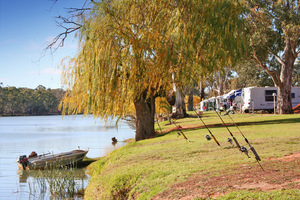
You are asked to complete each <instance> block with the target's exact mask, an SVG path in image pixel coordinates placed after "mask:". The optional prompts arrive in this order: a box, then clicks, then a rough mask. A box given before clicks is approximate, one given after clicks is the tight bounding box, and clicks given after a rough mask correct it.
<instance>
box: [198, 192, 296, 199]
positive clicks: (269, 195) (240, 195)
mask: <svg viewBox="0 0 300 200" xmlns="http://www.w3.org/2000/svg"><path fill="white" fill-rule="evenodd" d="M299 197H300V190H274V191H268V192H259V191H251V190H245V191H239V192H232V193H230V194H227V195H225V196H223V197H220V198H219V199H220V200H225V199H226V200H227V199H235V200H253V199H257V200H269V199H276V200H277V199H278V200H294V199H299ZM199 200H200V199H199Z"/></svg>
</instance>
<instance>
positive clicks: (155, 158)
mask: <svg viewBox="0 0 300 200" xmlns="http://www.w3.org/2000/svg"><path fill="white" fill-rule="evenodd" d="M231 116H232V118H233V119H234V121H235V122H236V123H237V124H238V125H239V128H240V129H241V131H242V132H243V133H244V135H245V136H246V137H247V138H248V140H249V142H250V143H251V144H252V146H254V147H255V149H256V151H257V152H258V154H259V155H260V156H261V158H262V162H261V163H262V165H263V164H264V160H265V159H266V158H270V157H282V156H284V155H289V154H291V153H293V152H297V151H300V145H299V144H300V131H299V127H300V116H299V115H261V114H254V115H253V114H244V115H242V114H235V115H231ZM202 119H203V120H204V122H205V123H206V124H207V125H212V124H217V125H221V121H220V119H219V118H218V117H217V115H216V114H215V113H214V112H206V113H205V114H204V115H203V117H202ZM223 119H224V121H225V122H226V123H232V122H231V120H230V118H229V117H226V116H224V117H223ZM167 123H168V122H167V121H166V122H163V123H160V126H161V127H162V129H163V130H168V129H170V128H171V127H174V125H166V124H167ZM177 124H179V125H182V126H187V125H189V126H200V125H203V124H202V122H201V121H200V120H199V119H198V118H185V119H180V120H177ZM156 128H157V130H158V126H157V127H156ZM229 129H230V130H231V132H232V133H233V134H234V136H235V137H236V138H237V140H238V141H239V142H240V144H241V145H246V143H245V141H244V139H243V138H242V136H241V135H240V133H239V132H238V130H237V129H236V128H235V127H234V126H229ZM210 130H211V132H212V133H213V134H214V135H215V137H216V138H217V140H218V141H219V142H220V144H221V146H222V147H221V148H220V147H219V146H217V144H216V143H215V142H214V141H213V140H210V141H207V140H206V139H205V137H204V136H205V135H206V134H209V133H208V131H207V130H206V129H205V128H202V129H197V130H184V133H185V135H186V136H187V137H188V141H187V140H185V139H183V137H182V136H178V135H177V133H176V132H171V133H168V134H164V135H163V136H159V137H156V138H153V139H148V140H143V141H139V142H131V143H130V144H128V145H126V146H124V147H122V148H120V149H118V150H115V151H113V152H112V153H110V154H109V155H108V156H106V157H105V158H101V159H100V160H99V161H96V162H95V163H93V164H92V165H91V166H90V168H89V170H90V173H91V182H90V184H89V185H88V187H87V189H86V192H85V199H130V198H135V199H151V198H152V197H154V196H155V195H158V194H159V193H161V192H163V191H165V190H168V189H170V188H171V187H172V185H174V184H175V183H180V182H183V181H185V180H187V179H188V178H189V177H191V176H192V175H194V174H207V173H210V174H211V176H217V175H218V174H219V173H221V171H223V170H228V171H233V169H234V167H235V166H237V165H242V164H244V165H245V164H246V165H249V166H254V165H257V163H256V161H255V159H254V157H253V156H252V154H251V159H248V158H247V157H246V156H245V155H244V154H242V153H240V152H239V151H238V149H237V148H230V144H229V143H228V142H227V138H228V137H229V136H230V135H229V133H228V132H227V130H226V128H225V127H220V126H216V127H212V128H210ZM246 193H247V192H245V195H246ZM250 193H251V192H250ZM296 194H297V195H299V191H298V193H297V192H296ZM232 195H235V194H232ZM241 195H244V194H241ZM253 195H260V194H256V193H255V194H253ZM286 195H288V194H286ZM224 198H225V197H224ZM228 198H229V199H230V197H229V196H228ZM258 199H259V198H258Z"/></svg>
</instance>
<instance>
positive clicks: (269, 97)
mask: <svg viewBox="0 0 300 200" xmlns="http://www.w3.org/2000/svg"><path fill="white" fill-rule="evenodd" d="M273 93H275V94H276V97H275V100H276V101H277V90H266V91H265V101H274V97H273Z"/></svg>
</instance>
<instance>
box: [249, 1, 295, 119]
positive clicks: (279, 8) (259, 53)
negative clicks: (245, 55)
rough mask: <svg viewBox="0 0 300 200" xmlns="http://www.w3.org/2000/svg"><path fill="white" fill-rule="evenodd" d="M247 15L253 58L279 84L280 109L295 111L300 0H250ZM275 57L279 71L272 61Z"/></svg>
mask: <svg viewBox="0 0 300 200" xmlns="http://www.w3.org/2000/svg"><path fill="white" fill-rule="evenodd" d="M247 2H248V6H249V8H250V10H249V13H248V15H247V20H248V25H249V29H248V30H249V35H250V43H251V48H252V58H253V59H254V60H255V61H256V62H257V64H258V66H259V67H261V68H262V69H264V70H265V71H266V72H267V73H268V74H269V75H270V76H271V78H272V80H273V81H274V84H275V86H277V87H278V95H277V96H278V98H277V108H278V111H279V113H281V114H288V113H292V98H291V86H292V73H293V68H294V63H295V61H296V59H297V57H298V55H299V52H300V48H299V47H300V5H299V4H300V3H299V0H278V1H260V0H248V1H247ZM274 59H275V60H276V61H277V62H278V65H279V66H280V69H279V72H278V71H277V70H274V69H273V68H272V65H271V64H270V62H271V61H272V60H274Z"/></svg>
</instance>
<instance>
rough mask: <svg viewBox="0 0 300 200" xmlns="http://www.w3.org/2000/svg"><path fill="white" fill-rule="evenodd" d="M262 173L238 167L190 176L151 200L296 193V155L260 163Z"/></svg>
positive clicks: (299, 177)
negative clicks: (254, 191)
mask: <svg viewBox="0 0 300 200" xmlns="http://www.w3.org/2000/svg"><path fill="white" fill-rule="evenodd" d="M262 165H263V167H264V170H265V171H262V169H261V168H260V167H259V166H258V165H257V166H253V167H249V166H246V165H244V166H240V167H238V168H236V169H235V170H234V172H227V171H223V172H221V173H220V174H221V175H219V176H213V177H211V175H210V174H206V175H200V174H199V175H194V176H192V177H190V178H189V179H188V180H187V181H186V182H183V183H179V184H176V185H174V186H172V189H169V190H167V191H165V192H163V193H162V194H160V195H159V196H157V197H156V198H155V199H194V198H195V197H202V198H208V197H213V198H216V197H220V196H223V195H225V194H227V193H230V192H232V191H236V190H244V189H257V190H261V191H269V190H276V189H282V188H284V189H300V152H296V153H294V154H291V155H289V156H285V157H283V158H269V159H267V160H266V161H264V162H263V164H262Z"/></svg>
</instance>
